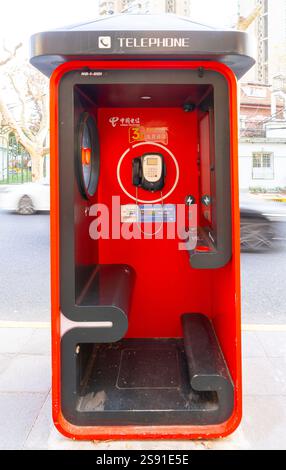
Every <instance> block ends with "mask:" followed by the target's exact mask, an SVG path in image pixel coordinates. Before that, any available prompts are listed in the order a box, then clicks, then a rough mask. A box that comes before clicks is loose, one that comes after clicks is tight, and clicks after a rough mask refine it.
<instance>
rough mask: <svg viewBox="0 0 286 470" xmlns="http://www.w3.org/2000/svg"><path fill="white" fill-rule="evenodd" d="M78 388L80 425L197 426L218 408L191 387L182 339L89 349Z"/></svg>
mask: <svg viewBox="0 0 286 470" xmlns="http://www.w3.org/2000/svg"><path fill="white" fill-rule="evenodd" d="M82 346H83V347H84V345H81V347H82ZM82 384H83V385H82V389H81V394H80V395H81V396H80V397H79V399H78V402H77V411H78V412H79V413H78V415H81V416H82V419H83V420H84V421H85V422H86V424H87V422H90V420H92V421H93V423H94V421H97V424H98V421H99V422H101V421H102V418H103V417H104V422H106V420H109V419H110V421H111V422H112V421H113V422H114V420H115V421H116V420H117V419H120V422H122V421H123V422H130V423H134V422H137V423H138V424H139V423H142V424H143V423H150V422H153V421H154V422H156V423H157V424H160V423H162V424H182V423H189V422H190V421H191V422H193V421H195V422H196V423H200V421H204V415H205V413H207V414H209V413H210V414H212V412H216V411H217V409H218V400H217V394H216V393H215V392H200V393H198V392H195V391H194V390H193V389H192V388H191V386H190V377H189V372H188V365H187V361H186V355H185V351H184V344H183V340H182V339H125V340H122V341H119V342H117V343H113V344H103V345H94V350H93V354H92V357H91V358H90V360H89V363H88V365H87V367H86V373H85V376H84V377H83V380H82ZM95 415H96V416H97V418H96V420H95ZM92 417H93V418H92ZM108 417H109V419H108ZM80 420H81V419H80Z"/></svg>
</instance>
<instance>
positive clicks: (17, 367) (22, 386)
mask: <svg viewBox="0 0 286 470" xmlns="http://www.w3.org/2000/svg"><path fill="white" fill-rule="evenodd" d="M5 357H6V356H4V357H3V355H2V357H1V361H2V362H3V361H5ZM9 359H10V357H7V360H9ZM1 361H0V362H1ZM50 376H51V372H50V358H49V357H48V356H26V355H23V356H22V355H17V356H15V357H13V359H12V360H11V361H10V364H9V365H8V367H7V368H6V369H5V370H4V371H2V373H1V374H0V391H2V392H3V391H4V392H46V393H47V392H48V391H49V389H50Z"/></svg>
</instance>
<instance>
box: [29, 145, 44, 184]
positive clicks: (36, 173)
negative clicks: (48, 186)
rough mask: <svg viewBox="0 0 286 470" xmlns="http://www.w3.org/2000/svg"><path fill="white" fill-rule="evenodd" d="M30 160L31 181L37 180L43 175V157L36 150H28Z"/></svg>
mask: <svg viewBox="0 0 286 470" xmlns="http://www.w3.org/2000/svg"><path fill="white" fill-rule="evenodd" d="M30 156H31V160H32V181H33V182H34V181H39V180H41V179H42V178H43V175H44V159H43V157H42V156H41V155H39V153H38V152H35V153H34V152H30Z"/></svg>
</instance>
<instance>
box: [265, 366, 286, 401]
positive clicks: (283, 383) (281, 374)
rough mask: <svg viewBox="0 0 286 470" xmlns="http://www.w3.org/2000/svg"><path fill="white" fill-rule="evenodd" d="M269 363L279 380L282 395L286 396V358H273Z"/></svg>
mask: <svg viewBox="0 0 286 470" xmlns="http://www.w3.org/2000/svg"><path fill="white" fill-rule="evenodd" d="M269 361H270V364H271V365H272V367H273V371H274V373H275V377H277V380H279V384H280V394H281V395H285V396H286V357H271V358H269Z"/></svg>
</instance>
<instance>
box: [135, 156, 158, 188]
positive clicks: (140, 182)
mask: <svg viewBox="0 0 286 470" xmlns="http://www.w3.org/2000/svg"><path fill="white" fill-rule="evenodd" d="M165 178H166V165H165V162H164V157H163V155H161V154H160V153H145V154H144V155H142V156H141V157H137V158H134V159H133V160H132V184H133V185H134V186H137V187H140V188H143V189H145V190H146V191H152V192H153V191H160V190H161V189H163V187H164V185H165Z"/></svg>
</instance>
